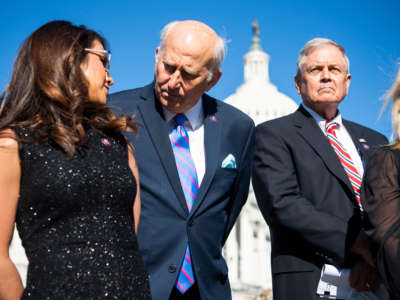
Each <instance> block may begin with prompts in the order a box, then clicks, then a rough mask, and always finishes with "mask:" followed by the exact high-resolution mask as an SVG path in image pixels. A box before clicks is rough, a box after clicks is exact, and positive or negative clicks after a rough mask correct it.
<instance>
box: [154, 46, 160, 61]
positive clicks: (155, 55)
mask: <svg viewBox="0 0 400 300" xmlns="http://www.w3.org/2000/svg"><path fill="white" fill-rule="evenodd" d="M159 55H160V47H157V48H156V52H155V53H154V58H155V61H156V63H157V62H158V57H159Z"/></svg>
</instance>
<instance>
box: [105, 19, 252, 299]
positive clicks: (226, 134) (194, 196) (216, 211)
mask: <svg viewBox="0 0 400 300" xmlns="http://www.w3.org/2000/svg"><path fill="white" fill-rule="evenodd" d="M155 56H156V63H155V72H154V73H155V75H154V81H153V82H152V83H151V84H149V85H147V86H145V87H142V88H138V89H133V90H128V91H123V92H119V93H116V94H113V95H111V96H110V98H111V99H110V102H109V103H110V105H111V106H112V107H114V108H115V107H116V108H118V109H120V110H121V109H122V110H123V111H124V112H125V113H129V114H135V118H136V121H138V122H139V123H141V124H142V125H143V126H142V127H140V129H141V130H140V131H139V135H138V137H136V136H134V135H133V134H130V133H128V134H127V136H128V137H129V139H130V140H131V142H132V143H133V145H134V148H135V152H136V159H137V161H138V165H139V173H140V188H141V203H142V208H141V219H140V224H139V230H138V239H139V246H140V249H141V253H142V255H143V259H144V262H145V264H146V267H147V269H148V271H149V273H150V283H151V291H152V296H153V299H155V300H165V299H203V300H205V299H210V300H211V299H212V300H215V299H224V300H225V299H231V291H230V286H229V280H228V274H227V273H228V270H227V266H226V263H225V260H224V258H223V257H222V255H221V250H222V247H223V245H224V243H225V241H226V239H227V237H228V235H229V232H230V230H231V229H232V226H233V225H234V223H235V221H236V218H237V216H238V215H239V212H240V210H241V208H242V206H243V205H244V203H245V201H246V198H247V194H248V188H249V181H250V171H251V162H252V158H253V140H254V123H253V121H252V120H251V119H250V118H249V117H248V116H247V115H245V114H244V113H242V112H240V111H239V110H237V109H235V108H233V107H232V106H230V105H228V104H225V103H223V102H221V101H217V100H216V99H214V98H212V97H210V96H208V95H207V94H205V92H207V91H209V90H210V89H211V88H212V87H213V86H214V85H215V84H216V83H217V82H218V80H219V78H220V77H221V74H222V72H221V70H220V65H221V63H222V60H223V59H224V56H225V43H224V41H223V39H221V38H220V37H219V36H218V35H217V34H216V33H215V32H214V30H212V29H211V28H210V27H208V26H207V25H205V24H203V23H201V22H197V21H182V22H172V23H169V24H167V25H166V26H165V27H164V28H163V30H162V32H161V43H160V46H159V47H158V48H157V49H156V53H155Z"/></svg>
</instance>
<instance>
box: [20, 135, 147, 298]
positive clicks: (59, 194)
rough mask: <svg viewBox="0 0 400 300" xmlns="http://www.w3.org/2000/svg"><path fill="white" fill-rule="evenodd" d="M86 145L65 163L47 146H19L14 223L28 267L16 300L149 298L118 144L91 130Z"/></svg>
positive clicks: (132, 187) (131, 189)
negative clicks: (19, 167) (16, 201)
mask: <svg viewBox="0 0 400 300" xmlns="http://www.w3.org/2000/svg"><path fill="white" fill-rule="evenodd" d="M15 131H16V132H17V134H18V135H19V136H22V137H23V138H25V139H29V138H30V134H29V133H28V131H26V130H24V129H15ZM87 137H88V142H87V145H86V146H82V147H80V148H79V149H78V151H77V154H76V155H75V156H74V157H73V158H72V159H67V158H66V156H65V154H64V153H63V151H62V150H61V149H60V148H59V147H58V146H57V145H56V144H55V143H53V142H45V143H40V144H24V143H20V153H19V154H20V161H21V171H22V172H21V186H20V197H19V200H18V208H17V217H16V223H17V229H18V232H19V234H20V236H21V240H22V244H23V246H24V248H25V251H26V255H27V257H28V261H29V265H28V275H27V283H26V288H25V290H24V293H23V296H22V298H21V299H40V300H43V299H49V300H52V299H57V300H58V299H74V300H78V299H85V300H89V299H124V300H125V299H140V300H143V299H150V298H151V297H150V291H149V281H148V275H147V272H146V271H145V269H144V264H143V262H142V259H141V257H140V254H139V250H138V245H137V240H136V236H135V233H134V219H133V212H132V206H133V201H134V196H135V194H136V184H135V180H134V177H133V175H132V172H131V171H130V169H129V165H128V158H127V157H128V154H127V148H126V142H125V140H124V138H123V137H122V136H115V137H110V136H105V135H103V134H102V133H100V132H98V131H95V130H94V129H89V130H88V131H87Z"/></svg>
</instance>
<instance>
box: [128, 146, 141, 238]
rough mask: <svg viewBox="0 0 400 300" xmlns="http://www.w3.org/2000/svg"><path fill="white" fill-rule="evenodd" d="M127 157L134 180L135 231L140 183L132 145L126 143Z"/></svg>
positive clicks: (138, 217) (137, 218)
mask: <svg viewBox="0 0 400 300" xmlns="http://www.w3.org/2000/svg"><path fill="white" fill-rule="evenodd" d="M128 157H129V167H130V168H131V170H132V173H133V175H134V176H135V180H136V196H135V202H134V204H133V216H134V218H135V232H136V233H137V231H138V226H139V219H140V184H139V171H138V167H137V164H136V159H135V153H134V151H133V147H132V145H130V144H128Z"/></svg>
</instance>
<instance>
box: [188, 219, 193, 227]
mask: <svg viewBox="0 0 400 300" xmlns="http://www.w3.org/2000/svg"><path fill="white" fill-rule="evenodd" d="M193 224H194V221H193V219H190V221H189V224H188V225H189V227H192V226H193Z"/></svg>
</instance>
